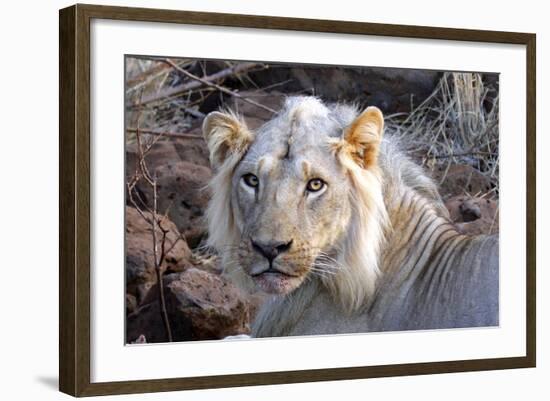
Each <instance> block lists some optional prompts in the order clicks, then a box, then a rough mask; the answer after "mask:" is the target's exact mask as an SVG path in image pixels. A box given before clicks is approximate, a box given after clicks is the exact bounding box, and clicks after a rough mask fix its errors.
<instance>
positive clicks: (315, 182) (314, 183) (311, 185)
mask: <svg viewBox="0 0 550 401" xmlns="http://www.w3.org/2000/svg"><path fill="white" fill-rule="evenodd" d="M325 185H326V184H325V182H324V181H323V180H321V179H320V178H314V179H312V180H309V181H308V183H307V186H306V189H307V190H308V191H309V192H319V191H320V190H321V189H323V188H324V187H325Z"/></svg>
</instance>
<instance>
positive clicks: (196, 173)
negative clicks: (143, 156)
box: [136, 161, 212, 248]
mask: <svg viewBox="0 0 550 401" xmlns="http://www.w3.org/2000/svg"><path fill="white" fill-rule="evenodd" d="M150 171H151V174H154V175H156V182H157V210H159V211H161V213H166V212H167V214H168V217H169V218H170V219H171V220H172V221H173V222H174V223H175V225H176V226H177V228H178V229H179V231H180V232H181V233H182V234H183V236H184V237H185V239H186V240H187V243H188V245H189V246H190V247H191V248H195V247H196V246H197V245H199V243H200V242H201V240H202V239H203V238H204V237H205V235H206V225H205V221H204V217H203V216H204V212H205V209H206V205H207V203H208V191H207V190H206V187H207V184H208V182H209V181H210V178H211V176H212V172H211V170H210V169H209V168H208V167H204V166H200V165H197V164H193V163H190V162H185V161H167V162H166V163H164V164H162V165H160V166H158V167H157V168H156V169H155V170H152V168H150ZM136 187H137V189H138V191H139V193H140V195H141V198H142V199H143V200H144V201H145V203H146V205H147V206H148V207H149V208H152V206H153V188H152V186H151V185H150V184H149V183H148V182H146V181H145V180H143V179H142V180H140V181H139V182H138V184H137V186H136Z"/></svg>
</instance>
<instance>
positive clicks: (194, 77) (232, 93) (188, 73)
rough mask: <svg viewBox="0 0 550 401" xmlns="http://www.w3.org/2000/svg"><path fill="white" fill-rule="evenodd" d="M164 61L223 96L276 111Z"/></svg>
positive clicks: (169, 61) (168, 60) (168, 61)
mask: <svg viewBox="0 0 550 401" xmlns="http://www.w3.org/2000/svg"><path fill="white" fill-rule="evenodd" d="M164 61H165V62H166V63H168V64H170V65H171V66H172V67H173V68H174V69H175V70H177V71H179V72H180V73H182V74H183V75H185V76H187V77H189V78H191V79H194V80H195V81H198V82H200V83H202V84H203V85H206V86H210V87H212V88H216V89H217V90H219V91H220V92H223V93H225V94H227V95H231V96H234V97H237V98H239V99H241V100H242V101H243V102H247V103H250V104H252V105H254V106H256V107H259V108H261V109H264V110H267V111H269V112H271V113H273V114H275V113H276V111H275V110H273V109H272V108H270V107H267V106H265V105H263V104H261V103H258V102H256V101H254V100H252V99H248V98H246V97H245V96H242V95H240V94H239V93H237V92H234V91H232V90H229V89H227V88H225V87H223V86H221V85H218V84H216V83H214V82H211V81H209V80H207V79H205V78H201V77H197V76H196V75H194V74H191V73H190V72H189V71H186V70H184V69H183V68H181V67H180V66H179V65H177V64H176V63H174V62H173V61H172V60H170V59H165V60H164Z"/></svg>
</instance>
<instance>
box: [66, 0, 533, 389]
mask: <svg viewBox="0 0 550 401" xmlns="http://www.w3.org/2000/svg"><path fill="white" fill-rule="evenodd" d="M535 113H536V104H535V35H534V34H529V33H512V32H494V31H476V30H463V29H449V28H434V27H418V26H402V25H385V24H370V23H358V22H347V21H324V20H309V19H295V18H282V17H267V16H250V15H233V14H216V13H198V12H187V11H169V10H153V9H137V8H121V7H105V6H94V5H75V6H72V7H69V8H66V9H63V10H61V11H60V155H61V157H60V390H61V391H63V392H65V393H68V394H71V395H74V396H91V395H103V394H121V393H141V392H154V391H171V390H184V389H199V388H217V387H231V386H247V385H261V384H278V383H295V382H307V381H322V380H341V379H358V378H374V377H387V376H397V375H417V374H431V373H440V372H461V371H476V370H489V369H509V368H520V367H534V366H535V360H536V338H535V331H536V330H535V323H536V321H535V208H536V205H535ZM182 361H183V362H182Z"/></svg>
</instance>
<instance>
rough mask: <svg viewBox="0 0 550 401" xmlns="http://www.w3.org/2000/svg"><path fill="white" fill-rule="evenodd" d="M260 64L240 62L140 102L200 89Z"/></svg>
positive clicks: (154, 100)
mask: <svg viewBox="0 0 550 401" xmlns="http://www.w3.org/2000/svg"><path fill="white" fill-rule="evenodd" d="M159 61H160V60H159ZM163 61H164V60H163ZM168 64H169V63H168ZM260 66H262V64H260V63H240V64H237V65H235V66H233V67H230V68H226V69H224V70H221V71H218V72H216V73H215V74H212V75H208V76H205V77H203V78H201V80H202V81H198V80H192V81H189V82H184V83H182V84H180V85H178V86H174V87H172V88H168V89H166V90H164V91H161V92H159V93H155V94H151V95H149V96H145V97H144V98H143V99H142V100H141V102H140V104H141V105H145V104H149V103H151V102H156V101H159V100H163V99H165V98H167V97H172V96H175V95H179V94H181V93H183V92H187V91H190V90H193V89H198V88H201V87H204V86H205V83H204V82H208V83H211V82H214V81H219V80H222V79H225V78H227V77H229V76H231V75H235V74H240V73H243V72H246V71H249V70H252V69H253V68H256V67H260ZM178 71H179V70H178ZM184 71H185V70H184ZM186 72H187V71H186Z"/></svg>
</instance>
